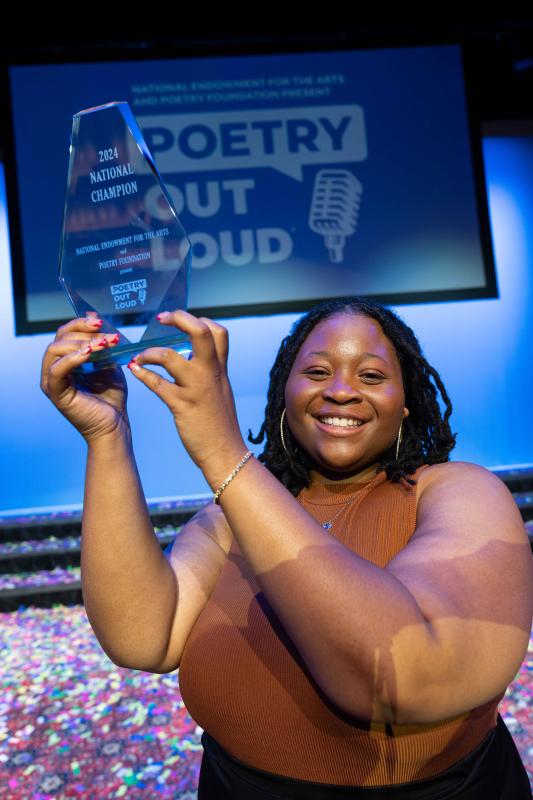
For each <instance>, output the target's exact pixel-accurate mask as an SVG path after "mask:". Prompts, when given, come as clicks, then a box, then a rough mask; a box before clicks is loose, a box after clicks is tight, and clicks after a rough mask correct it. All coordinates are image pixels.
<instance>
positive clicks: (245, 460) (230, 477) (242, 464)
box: [213, 450, 253, 505]
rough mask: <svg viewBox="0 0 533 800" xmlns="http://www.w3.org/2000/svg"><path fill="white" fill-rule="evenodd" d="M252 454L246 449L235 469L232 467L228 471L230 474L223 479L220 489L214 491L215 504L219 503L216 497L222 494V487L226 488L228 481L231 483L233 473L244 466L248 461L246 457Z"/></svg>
mask: <svg viewBox="0 0 533 800" xmlns="http://www.w3.org/2000/svg"><path fill="white" fill-rule="evenodd" d="M252 456H253V453H252V451H251V450H248V451H247V452H246V454H245V455H244V456H243V457H242V458H241V460H240V461H239V463H238V464H237V466H236V467H235V469H233V470H232V471H231V472H230V474H229V475H228V477H227V478H226V480H225V481H224V483H223V484H222V486H221V487H220V489H219V490H218V492H215V494H214V495H213V501H214V502H215V503H216V504H217V505H219V502H218V499H219V497H220V495H221V494H222V492H223V491H224V489H225V488H226V486H227V485H228V484H229V483H231V481H232V480H233V478H234V477H235V475H236V474H237V473H238V471H239V470H240V469H242V468H243V467H244V465H245V464H246V462H247V461H248V459H249V458H251V457H252Z"/></svg>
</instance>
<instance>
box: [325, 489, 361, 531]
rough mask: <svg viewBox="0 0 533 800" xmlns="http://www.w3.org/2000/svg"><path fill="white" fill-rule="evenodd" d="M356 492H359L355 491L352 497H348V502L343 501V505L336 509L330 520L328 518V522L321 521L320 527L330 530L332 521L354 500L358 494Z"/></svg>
mask: <svg viewBox="0 0 533 800" xmlns="http://www.w3.org/2000/svg"><path fill="white" fill-rule="evenodd" d="M358 494H359V493H358V492H356V493H355V494H354V496H353V497H350V499H349V500H348V502H347V503H344V505H343V506H341V507H340V508H339V510H338V511H337V513H336V514H335V516H334V517H332V518H331V519H330V520H328V522H323V523H322V527H323V528H324V530H325V531H329V530H331V528H332V527H333V523H334V522H335V520H336V519H337V517H338V516H339V514H340V513H341V512H342V511H344V510H345V509H346V508H348V506H349V505H350V504H351V503H353V501H354V500H355V498H356V497H357V496H358Z"/></svg>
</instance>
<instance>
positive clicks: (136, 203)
mask: <svg viewBox="0 0 533 800" xmlns="http://www.w3.org/2000/svg"><path fill="white" fill-rule="evenodd" d="M147 196H149V198H150V202H149V204H148V205H147V204H146V203H145V198H146V197H147ZM154 208H156V209H157V216H154V215H153V213H151V209H152V210H153V209H154ZM190 266H191V244H190V242H189V240H188V239H187V235H186V233H185V231H184V229H183V227H182V225H181V223H180V221H179V219H178V215H177V214H176V210H175V208H174V206H173V203H172V200H171V198H170V195H169V193H168V191H167V189H166V187H165V185H164V183H163V181H162V179H161V176H160V175H159V173H158V171H157V169H156V166H155V164H154V160H153V158H152V156H151V154H150V152H149V150H148V148H147V146H146V143H145V141H144V138H143V135H142V133H141V131H140V128H139V126H138V125H137V123H136V121H135V118H134V116H133V114H132V113H131V110H130V108H129V106H128V104H127V103H107V104H106V105H103V106H98V107H96V108H88V109H86V110H85V111H80V112H79V113H78V114H75V115H74V117H73V124H72V140H71V145H70V161H69V169H68V180H67V192H66V199H65V211H64V215H63V232H62V237H61V251H60V259H59V280H60V281H61V283H62V285H63V287H64V289H65V291H66V293H67V295H68V297H69V299H70V301H71V303H72V305H73V307H74V310H75V312H76V314H77V316H85V314H86V313H87V312H92V311H95V312H96V313H97V314H98V315H99V316H100V317H101V318H102V319H103V320H104V324H103V325H102V328H101V332H102V333H113V334H116V333H118V334H119V335H120V339H119V344H118V345H117V347H114V348H111V349H109V350H107V351H106V350H103V351H99V352H97V353H93V354H92V355H91V358H90V360H89V361H88V362H86V363H85V364H83V367H82V369H83V371H94V370H95V369H100V368H103V367H109V366H112V365H113V364H127V363H128V362H129V361H130V359H131V358H132V356H133V355H134V354H135V353H138V352H139V351H141V350H145V349H146V348H147V347H153V346H163V347H173V348H174V349H177V350H178V351H180V352H186V351H190V349H191V348H190V344H189V342H188V339H187V337H186V336H185V334H183V333H181V332H179V331H176V330H174V332H173V334H172V335H170V336H169V329H168V327H165V326H164V325H161V323H160V322H159V320H158V319H157V314H159V312H160V311H173V310H175V309H179V308H181V309H185V308H186V307H187V293H188V285H189V273H190ZM125 325H141V326H143V327H144V331H143V334H142V336H141V338H140V340H139V341H138V342H136V343H135V342H132V341H130V340H129V339H128V338H127V337H126V336H125V335H124V334H123V333H121V332H120V331H118V330H117V328H118V327H119V326H121V327H122V326H125Z"/></svg>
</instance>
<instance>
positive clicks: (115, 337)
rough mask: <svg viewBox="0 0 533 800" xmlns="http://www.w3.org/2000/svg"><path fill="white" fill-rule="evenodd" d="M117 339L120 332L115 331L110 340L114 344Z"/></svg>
mask: <svg viewBox="0 0 533 800" xmlns="http://www.w3.org/2000/svg"><path fill="white" fill-rule="evenodd" d="M119 339H120V333H116V334H115V335H114V336H113V338H112V339H111V342H112V343H113V344H116V343H117V342H118V340H119Z"/></svg>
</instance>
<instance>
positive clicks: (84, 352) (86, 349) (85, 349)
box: [80, 344, 92, 356]
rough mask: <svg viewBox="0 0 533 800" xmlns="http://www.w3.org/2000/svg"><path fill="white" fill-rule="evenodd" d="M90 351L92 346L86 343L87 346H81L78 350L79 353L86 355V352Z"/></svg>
mask: <svg viewBox="0 0 533 800" xmlns="http://www.w3.org/2000/svg"><path fill="white" fill-rule="evenodd" d="M91 351H92V347H91V345H90V344H89V345H87V347H84V348H82V349H81V350H80V355H83V356H86V355H87V353H90V352H91Z"/></svg>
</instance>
